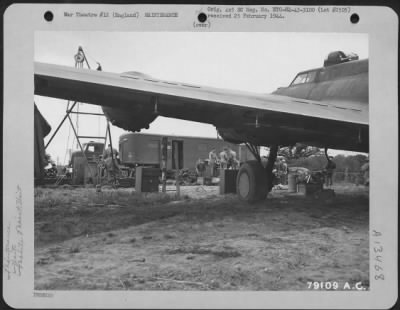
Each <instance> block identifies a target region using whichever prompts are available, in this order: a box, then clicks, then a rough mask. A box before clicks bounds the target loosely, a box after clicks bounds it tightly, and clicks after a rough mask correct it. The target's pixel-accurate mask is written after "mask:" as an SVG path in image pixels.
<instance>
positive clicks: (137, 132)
mask: <svg viewBox="0 0 400 310" xmlns="http://www.w3.org/2000/svg"><path fill="white" fill-rule="evenodd" d="M55 42H57V43H55ZM292 46H293V47H296V48H291V47H292ZM35 105H36V107H37V110H35V113H36V114H35V130H36V132H35V138H37V141H36V142H35V148H36V149H35V150H37V153H35V156H36V157H35V289H46V290H76V289H79V290H310V289H316V288H318V289H320V290H330V289H331V290H333V289H335V290H346V289H347V290H368V288H369V263H368V259H369V255H368V253H369V238H368V233H369V225H368V218H369V162H368V160H369V155H368V147H369V133H368V36H367V35H365V34H327V33H321V34H309V33H201V34H191V33H161V32H159V33H132V32H129V33H115V32H79V33H76V32H56V33H49V32H38V33H36V34H35ZM87 113H89V114H87ZM60 121H61V122H60ZM63 121H64V122H63ZM203 124H206V125H203ZM57 130H58V132H57ZM43 138H44V141H45V144H44V143H43ZM52 144H53V145H52Z"/></svg>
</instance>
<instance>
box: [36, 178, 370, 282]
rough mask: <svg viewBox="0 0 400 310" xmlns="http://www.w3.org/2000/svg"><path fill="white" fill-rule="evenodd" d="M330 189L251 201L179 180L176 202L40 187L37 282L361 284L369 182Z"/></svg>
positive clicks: (365, 272)
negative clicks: (332, 193)
mask: <svg viewBox="0 0 400 310" xmlns="http://www.w3.org/2000/svg"><path fill="white" fill-rule="evenodd" d="M170 189H172V187H171V188H170ZM334 189H335V192H336V196H335V197H319V198H315V197H305V196H301V195H299V194H288V193H287V192H286V191H285V190H275V191H273V192H272V193H271V194H270V195H269V197H268V199H267V200H265V201H263V202H260V203H257V204H252V205H248V204H245V203H242V202H240V201H239V200H238V198H237V197H236V196H235V195H225V196H220V195H218V187H215V186H207V187H202V186H186V187H182V188H181V198H180V199H176V198H175V192H173V191H170V192H168V193H167V194H161V193H159V194H147V195H139V194H137V193H135V192H134V191H133V190H132V189H118V190H113V189H103V191H102V192H101V193H98V192H96V190H95V189H93V188H79V189H74V188H71V187H69V186H64V187H62V188H58V189H48V188H37V189H36V190H35V289H38V290H40V289H46V290H308V289H309V288H308V283H307V282H313V281H315V282H321V281H331V282H333V281H336V282H338V283H339V289H342V288H343V284H344V283H346V282H348V283H349V284H350V285H354V284H355V283H356V282H361V283H362V285H363V286H364V287H365V288H367V289H368V287H369V263H368V261H369V254H368V253H369V240H368V218H369V212H368V208H369V198H368V189H367V188H365V187H362V186H358V187H357V186H355V185H346V186H344V185H340V186H335V187H334Z"/></svg>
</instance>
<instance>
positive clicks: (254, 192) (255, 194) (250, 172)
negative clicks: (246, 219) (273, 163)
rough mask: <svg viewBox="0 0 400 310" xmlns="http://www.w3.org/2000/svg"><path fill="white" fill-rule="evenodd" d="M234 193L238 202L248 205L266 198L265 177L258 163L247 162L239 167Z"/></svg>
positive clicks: (263, 170)
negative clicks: (241, 201)
mask: <svg viewBox="0 0 400 310" xmlns="http://www.w3.org/2000/svg"><path fill="white" fill-rule="evenodd" d="M236 192H237V194H238V196H239V199H240V200H243V201H246V202H250V203H253V202H256V201H260V200H264V199H265V198H266V197H267V194H268V187H267V176H266V173H265V169H264V167H263V166H262V165H261V164H260V163H259V162H258V161H256V160H254V161H248V162H246V163H244V164H243V165H242V166H241V167H240V169H239V172H238V175H237V178H236Z"/></svg>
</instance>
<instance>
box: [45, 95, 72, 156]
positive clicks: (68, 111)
mask: <svg viewBox="0 0 400 310" xmlns="http://www.w3.org/2000/svg"><path fill="white" fill-rule="evenodd" d="M76 103H77V102H76V101H75V102H74V103H73V104H72V107H71V108H70V109H69V110H67V113H66V114H65V116H64V118H63V119H62V121H61V122H60V124H59V125H58V127H57V129H56V131H55V132H54V133H53V135H52V136H51V138H50V140H49V141H48V142H47V144H46V146H45V147H44V149H46V148H47V147H48V146H49V144H50V142H51V141H52V140H53V138H54V137H55V136H56V134H57V132H58V131H59V130H60V128H61V126H62V124H64V121H65V120H66V119H67V117H68V115H69V114H70V113H71V111H72V109H73V108H74V107H75V105H76Z"/></svg>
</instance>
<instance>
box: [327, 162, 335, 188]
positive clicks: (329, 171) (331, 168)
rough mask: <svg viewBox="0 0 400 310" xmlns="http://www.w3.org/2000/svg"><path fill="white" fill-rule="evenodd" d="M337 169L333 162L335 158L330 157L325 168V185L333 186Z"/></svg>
mask: <svg viewBox="0 0 400 310" xmlns="http://www.w3.org/2000/svg"><path fill="white" fill-rule="evenodd" d="M335 169H336V164H335V163H334V161H333V156H329V157H328V163H327V164H326V166H325V185H326V186H327V187H330V186H332V184H333V182H332V177H333V171H334V170H335Z"/></svg>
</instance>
